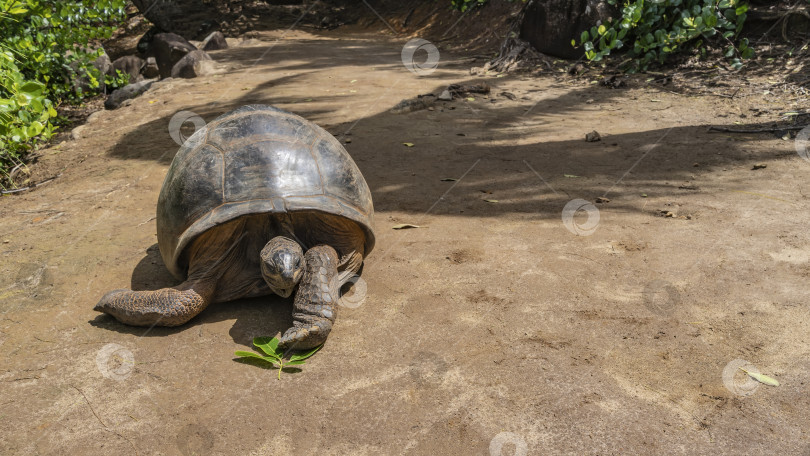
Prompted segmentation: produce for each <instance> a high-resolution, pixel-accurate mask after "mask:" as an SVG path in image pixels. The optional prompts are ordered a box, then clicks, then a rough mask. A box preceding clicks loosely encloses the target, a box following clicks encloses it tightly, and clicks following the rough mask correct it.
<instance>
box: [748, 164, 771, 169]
mask: <svg viewBox="0 0 810 456" xmlns="http://www.w3.org/2000/svg"><path fill="white" fill-rule="evenodd" d="M767 167H768V165H766V164H765V163H757V164H756V165H754V167H753V168H751V169H752V170H754V169H765V168H767Z"/></svg>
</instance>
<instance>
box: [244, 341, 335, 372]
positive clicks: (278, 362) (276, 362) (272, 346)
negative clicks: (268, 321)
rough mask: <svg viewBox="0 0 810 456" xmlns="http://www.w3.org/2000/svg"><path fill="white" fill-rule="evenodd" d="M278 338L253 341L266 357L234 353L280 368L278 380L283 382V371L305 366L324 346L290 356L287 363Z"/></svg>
mask: <svg viewBox="0 0 810 456" xmlns="http://www.w3.org/2000/svg"><path fill="white" fill-rule="evenodd" d="M278 342H279V341H278V338H277V337H273V338H270V337H255V338H254V339H253V345H255V346H256V348H258V349H259V350H261V351H262V352H263V353H264V355H260V354H258V353H253V352H248V351H237V352H234V355H236V356H239V357H240V359H257V360H261V362H267V363H270V365H271V366H273V367H278V379H279V380H281V371H282V370H283V369H286V368H288V367H289V366H298V365H301V364H304V360H305V359H307V358H309V357H310V356H312V355H314V354H315V352H317V351H318V350H320V349H321V347H323V345H318V346H317V347H315V348H313V349H312V350H308V351H305V352H304V353H299V354H295V355H292V356H290V359H289V360H287V361H285V360H284V350H282V349H280V348H279V347H278Z"/></svg>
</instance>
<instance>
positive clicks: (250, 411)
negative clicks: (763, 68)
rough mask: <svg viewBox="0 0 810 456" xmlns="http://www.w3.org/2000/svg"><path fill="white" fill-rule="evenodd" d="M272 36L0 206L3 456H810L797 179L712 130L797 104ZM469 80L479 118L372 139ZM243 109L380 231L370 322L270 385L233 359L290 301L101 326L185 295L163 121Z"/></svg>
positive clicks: (430, 121)
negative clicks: (171, 232)
mask: <svg viewBox="0 0 810 456" xmlns="http://www.w3.org/2000/svg"><path fill="white" fill-rule="evenodd" d="M278 35H279V34H275V35H273V34H267V36H264V37H263V40H259V41H256V42H254V43H253V44H252V45H248V46H241V47H236V48H232V49H229V50H224V51H217V52H214V53H212V56H213V57H214V59H215V60H217V61H218V62H219V63H220V65H222V67H223V68H224V69H225V70H226V73H224V74H220V75H213V76H207V77H203V78H199V79H194V80H178V81H171V82H170V83H167V84H163V85H161V86H159V87H156V88H153V89H152V90H150V91H149V92H147V93H146V94H144V95H143V96H141V97H139V98H137V99H135V100H133V102H132V103H131V105H130V106H126V107H123V108H121V109H118V110H116V111H105V112H100V113H98V114H96V115H94V116H93V117H92V118H91V121H90V122H89V123H88V124H87V125H86V126H84V127H82V128H81V130H80V133H79V134H77V136H79V139H76V140H70V141H67V142H65V143H63V144H61V145H59V146H54V147H52V148H50V149H48V150H47V151H45V156H44V158H43V159H42V160H41V161H42V162H43V166H51V167H53V168H55V169H56V168H59V169H61V168H64V170H63V171H62V174H61V176H60V177H59V178H58V179H56V180H55V181H53V182H51V183H49V184H47V185H46V186H43V187H41V188H40V189H37V190H36V191H33V192H29V193H25V194H21V195H18V196H15V197H5V198H3V199H2V207H1V208H0V215H2V218H0V233H2V238H0V242H2V243H0V252H1V254H2V259H3V261H2V266H0V278H1V279H0V286H1V287H2V288H0V312H2V315H0V360H2V361H0V366H1V367H2V371H1V372H0V382H2V389H0V429H2V432H0V453H2V454H141V455H148V454H166V455H178V454H182V455H188V454H223V455H225V454H227V455H231V454H244V455H264V454H267V455H270V454H291V453H296V454H330V455H331V454H334V455H346V454H356V455H378V454H413V455H416V454H420V455H421V454H425V455H427V454H459V455H468V454H484V455H486V454H493V455H494V454H503V455H511V454H532V455H534V454H537V455H539V454H544V455H545V454H576V455H582V454H588V455H610V454H742V453H744V452H748V453H763V454H805V455H807V454H810V435H808V432H810V431H808V425H807V416H808V411H809V410H810V395H808V394H807V388H808V384H809V383H810V361H808V351H809V350H808V340H809V339H810V337H808V334H809V333H810V318H809V317H810V312H808V308H807V298H808V287H807V278H808V275H810V266H809V265H810V263H809V262H808V261H809V260H810V234H808V230H807V227H808V223H809V222H810V215H808V211H807V205H808V198H807V193H808V192H810V188H808V185H810V184H808V182H810V162H808V161H806V160H804V159H802V158H801V157H800V156H799V155H798V154H797V153H796V151H795V147H794V146H795V145H794V141H786V140H782V139H779V138H777V137H774V136H773V135H769V134H760V135H735V134H724V133H716V132H715V133H709V132H707V131H706V130H707V129H706V126H707V125H709V124H720V125H729V126H734V123H735V122H742V123H748V122H749V121H751V120H752V119H751V111H750V109H751V108H752V107H756V108H758V109H765V110H766V112H767V114H765V116H764V117H763V118H762V119H758V121H759V120H765V119H776V118H778V113H779V112H780V110H787V109H788V108H790V107H789V106H783V105H780V104H779V103H778V100H776V99H773V98H769V97H768V96H766V95H761V96H757V97H737V98H734V99H728V98H720V97H699V96H689V95H687V96H684V95H675V94H672V93H669V92H666V91H661V90H658V89H655V88H650V87H647V88H645V87H644V86H643V85H641V84H635V85H634V84H630V87H628V88H626V89H617V90H613V89H608V88H605V87H602V86H600V85H598V84H591V83H589V81H587V80H578V81H571V80H568V79H566V78H564V77H527V76H526V77H523V76H506V77H502V78H496V77H486V78H481V77H475V78H473V77H471V76H470V75H469V72H468V69H469V67H470V65H471V63H470V60H469V59H468V58H465V57H464V56H460V55H450V53H446V52H443V53H442V55H441V60H440V64H439V68H438V70H437V71H435V72H434V73H432V74H430V75H426V76H418V75H416V74H413V73H412V72H410V71H408V70H407V69H406V68H405V67H404V66H403V64H402V62H401V58H400V51H401V49H402V45H403V43H404V40H388V39H385V38H380V37H379V36H339V35H332V36H316V35H311V34H306V33H303V32H292V33H289V34H287V35H286V36H285V37H284V38H283V39H279V40H278V41H273V39H274V36H275V37H277V36H278ZM480 64H481V63H480V62H479V63H478V65H480ZM482 79H484V80H487V81H488V82H489V84H491V85H492V87H493V93H492V95H491V96H489V97H484V96H481V95H474V96H473V97H472V98H474V99H471V100H467V99H462V100H456V101H454V102H448V103H443V102H440V103H438V104H436V105H435V107H434V110H432V111H430V110H421V111H416V112H411V113H405V114H393V113H390V112H389V109H390V108H391V107H392V106H394V105H395V104H396V103H397V102H399V101H400V100H402V99H404V98H410V97H413V96H415V95H417V94H422V93H427V92H431V91H432V92H434V93H438V92H439V91H440V89H441V88H442V87H444V86H446V85H447V84H449V83H457V82H478V81H481V80H482ZM641 81H643V79H641ZM503 91H506V92H510V93H512V94H514V95H515V96H516V99H515V100H511V99H509V98H506V97H505V96H500V95H499V93H501V92H503ZM247 103H267V104H273V105H276V106H279V107H281V108H284V109H287V110H290V111H292V112H295V113H297V114H300V115H302V116H304V117H306V118H308V119H310V120H312V121H315V122H316V123H318V124H320V125H322V126H324V127H325V128H327V129H328V130H329V131H330V132H332V133H333V134H335V135H336V136H338V137H339V138H341V139H342V140H344V141H345V140H346V139H351V142H350V143H347V144H346V148H347V150H348V151H349V152H350V153H351V155H352V156H353V157H354V159H355V160H356V162H357V164H358V166H359V167H360V169H361V170H362V172H363V173H364V175H365V177H366V180H367V181H368V183H369V185H370V187H371V189H372V193H373V197H374V205H375V208H376V233H377V247H376V249H375V251H374V252H373V253H372V254H371V256H370V257H369V258H368V259H367V261H366V265H365V269H364V273H363V279H364V281H365V282H366V284H367V293H366V295H365V300H364V301H363V303H362V305H360V306H359V307H357V308H355V309H348V308H346V309H342V311H341V313H340V316H339V318H338V322H337V324H336V327H335V329H334V331H333V332H332V335H331V336H330V338H329V341H328V342H327V344H326V346H325V347H324V348H323V349H322V350H321V352H319V353H318V354H317V355H316V356H315V357H313V358H312V359H311V360H310V361H308V363H307V364H306V365H305V366H303V367H304V368H303V370H302V371H301V372H299V373H295V374H284V375H283V376H282V378H281V380H280V381H279V380H277V379H276V377H275V374H276V373H275V371H273V370H265V369H261V368H258V367H256V366H252V365H247V364H241V363H237V362H234V360H233V358H234V357H233V352H234V350H245V349H249V348H247V347H248V346H249V345H250V341H251V339H252V338H253V337H254V336H264V335H274V334H276V333H278V332H279V331H283V330H284V329H286V328H287V327H288V326H289V325H290V322H291V317H290V313H291V306H292V304H291V300H283V299H281V298H277V297H272V298H264V299H252V300H245V301H239V302H233V303H224V304H217V305H214V306H212V307H210V308H208V309H207V310H206V311H204V312H203V313H202V314H201V315H200V316H199V317H197V318H195V319H194V320H192V322H190V323H189V324H187V325H185V326H183V327H180V328H174V329H166V328H154V329H151V330H147V329H145V328H133V327H127V326H124V325H121V324H119V323H117V322H116V321H114V320H112V319H111V318H109V317H106V316H101V315H99V314H97V313H96V312H94V311H93V310H92V307H93V305H94V304H95V302H96V301H97V300H98V299H99V297H100V296H101V295H102V294H103V293H104V292H106V291H108V290H110V289H114V288H121V287H133V288H135V289H154V288H158V287H162V286H167V285H173V284H174V283H175V282H174V281H173V279H172V278H171V277H170V275H169V273H168V272H167V271H166V269H165V267H164V266H163V264H162V262H161V260H160V256H159V253H158V251H157V246H156V238H155V220H154V210H155V202H156V199H157V195H158V191H159V189H160V185H161V182H162V179H163V176H164V174H165V171H166V169H167V166H168V164H169V163H170V161H171V158H172V156H173V154H174V153H175V151H176V150H177V148H178V146H177V144H175V143H174V141H173V140H172V139H171V137H170V135H169V132H168V125H169V121H170V119H171V118H172V116H173V115H175V114H176V113H177V112H179V111H183V110H186V111H191V112H193V113H196V114H197V115H199V116H201V117H202V118H203V119H205V120H206V121H210V120H212V119H213V118H214V117H216V116H217V115H219V114H221V113H224V112H227V111H229V110H231V109H234V108H236V107H238V106H241V105H243V104H247ZM591 130H597V131H598V132H600V134H601V135H602V140H601V141H599V142H585V140H584V136H585V133H587V132H590V131H591ZM346 132H348V133H346ZM405 142H407V143H413V147H406V146H405V145H403V144H402V143H405ZM760 163H761V164H766V165H767V167H766V168H764V169H757V170H752V167H753V165H754V164H760ZM446 178H454V179H457V180H456V181H450V180H443V179H446ZM599 197H602V198H607V199H609V202H603V203H596V199H597V198H599ZM575 199H582V200H584V201H583V202H580V203H573V204H574V205H575V209H576V207H579V208H580V209H581V210H580V211H578V212H576V213H574V214H573V215H571V212H567V211H564V209H565V208H566V205H567V204H568V203H569V202H570V201H572V200H575ZM486 200H490V201H494V202H488V201H486ZM569 208H570V206H569ZM662 211H664V212H662ZM665 212H671V215H672V216H670V217H667V216H664V214H665ZM597 214H598V221H597V220H596V216H597ZM564 215H568V217H567V218H566V217H565V216H564ZM589 217H590V218H589ZM400 223H412V224H416V225H420V226H422V228H417V229H411V230H393V229H392V226H394V225H396V224H400ZM576 232H578V233H579V235H577V234H576ZM111 344H114V345H111ZM735 363H736V364H735ZM740 366H742V367H745V368H747V369H749V370H751V369H759V371H760V372H762V373H764V374H767V375H769V376H771V377H774V378H776V379H778V380H779V381H780V382H781V385H780V386H778V387H771V386H765V385H759V384H758V383H756V382H754V381H753V380H750V379H747V377H746V376H745V374H744V373H743V372H742V371H741V370H739V369H737V367H740ZM724 372H725V373H724Z"/></svg>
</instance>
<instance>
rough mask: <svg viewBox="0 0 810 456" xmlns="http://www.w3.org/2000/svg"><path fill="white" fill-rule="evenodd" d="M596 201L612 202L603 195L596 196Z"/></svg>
mask: <svg viewBox="0 0 810 456" xmlns="http://www.w3.org/2000/svg"><path fill="white" fill-rule="evenodd" d="M596 202H597V203H609V202H610V200H609V199H608V198H602V197H601V196H600V197H599V198H596Z"/></svg>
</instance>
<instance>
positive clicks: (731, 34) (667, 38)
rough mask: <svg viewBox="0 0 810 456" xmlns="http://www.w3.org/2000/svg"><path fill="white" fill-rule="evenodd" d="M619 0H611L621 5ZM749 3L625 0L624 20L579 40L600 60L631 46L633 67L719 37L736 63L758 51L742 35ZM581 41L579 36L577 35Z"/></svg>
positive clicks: (736, 0) (702, 45)
mask: <svg viewBox="0 0 810 456" xmlns="http://www.w3.org/2000/svg"><path fill="white" fill-rule="evenodd" d="M617 2H618V0H608V3H610V4H612V5H615V4H617ZM747 11H748V5H747V4H745V3H744V2H742V1H741V0H625V2H624V4H623V7H622V9H621V13H622V17H621V19H619V20H615V21H612V22H608V23H607V24H601V25H598V26H594V27H591V29H590V30H586V31H584V32H582V36H580V37H578V38H579V43H580V45H581V46H584V49H585V57H586V58H587V59H588V60H591V61H594V62H598V61H600V60H602V59H603V58H604V57H605V56H607V55H610V53H611V51H612V50H614V49H627V53H628V56H629V57H630V58H631V59H632V60H631V61H630V62H629V65H628V66H627V67H626V68H625V69H626V70H628V71H639V70H644V69H646V68H647V67H648V66H649V65H650V64H652V63H656V62H657V63H664V61H666V59H667V58H668V57H669V56H670V55H673V54H676V53H679V52H683V51H685V50H691V49H698V50H699V52H701V54H702V55H705V54H706V43H707V42H709V41H710V40H719V41H720V42H721V43H722V44H723V46H724V48H725V52H724V55H725V57H726V58H728V59H729V60H730V62H731V65H732V67H733V68H735V69H739V68H741V67H742V60H744V59H750V58H752V57H753V56H754V50H753V49H752V48H751V47H749V45H748V39H745V38H743V39H741V40H737V41H736V43H735V41H734V40H736V39H737V36H738V35H739V33H740V31H741V30H742V27H743V24H744V23H745V18H746V12H747ZM571 44H572V45H573V46H576V39H573V40H571Z"/></svg>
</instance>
